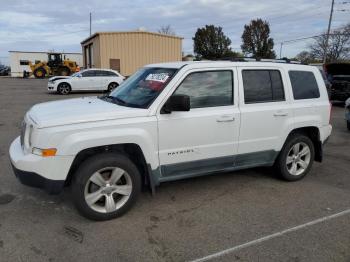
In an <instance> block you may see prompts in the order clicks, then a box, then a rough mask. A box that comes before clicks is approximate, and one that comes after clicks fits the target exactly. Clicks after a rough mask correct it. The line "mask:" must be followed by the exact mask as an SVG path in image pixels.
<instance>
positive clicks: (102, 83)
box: [96, 70, 111, 90]
mask: <svg viewBox="0 0 350 262" xmlns="http://www.w3.org/2000/svg"><path fill="white" fill-rule="evenodd" d="M96 74H97V78H98V81H99V85H97V86H96V88H97V90H107V87H108V84H109V83H110V80H111V77H110V75H109V71H106V70H98V71H96Z"/></svg>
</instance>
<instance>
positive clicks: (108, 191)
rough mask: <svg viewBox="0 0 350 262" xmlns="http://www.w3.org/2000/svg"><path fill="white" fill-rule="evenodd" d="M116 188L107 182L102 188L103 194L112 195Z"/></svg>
mask: <svg viewBox="0 0 350 262" xmlns="http://www.w3.org/2000/svg"><path fill="white" fill-rule="evenodd" d="M114 190H115V188H114V187H113V186H111V185H110V184H109V183H107V184H106V186H105V187H104V188H103V189H102V194H107V195H110V194H112V193H113V191H114Z"/></svg>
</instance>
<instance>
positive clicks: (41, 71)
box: [33, 67, 46, 78]
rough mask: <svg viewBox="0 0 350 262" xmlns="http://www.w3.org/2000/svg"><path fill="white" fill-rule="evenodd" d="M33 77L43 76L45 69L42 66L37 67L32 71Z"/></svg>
mask: <svg viewBox="0 0 350 262" xmlns="http://www.w3.org/2000/svg"><path fill="white" fill-rule="evenodd" d="M33 74H34V76H35V78H44V77H45V76H46V70H45V68H43V67H39V68H37V69H35V70H34V72H33Z"/></svg>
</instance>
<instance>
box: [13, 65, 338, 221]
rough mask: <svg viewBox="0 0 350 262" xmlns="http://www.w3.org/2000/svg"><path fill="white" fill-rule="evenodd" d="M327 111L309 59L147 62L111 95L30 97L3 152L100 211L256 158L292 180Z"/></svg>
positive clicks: (33, 180)
mask: <svg viewBox="0 0 350 262" xmlns="http://www.w3.org/2000/svg"><path fill="white" fill-rule="evenodd" d="M330 111H331V108H330V103H329V100H328V95H327V90H326V87H325V83H324V81H323V79H322V76H321V74H320V72H319V70H318V69H317V68H316V67H312V66H305V65H297V64H288V63H272V62H269V63H267V62H178V63H166V64H153V65H148V66H146V67H144V68H142V69H141V70H139V71H137V72H136V73H135V74H134V75H133V76H131V77H130V78H129V79H127V80H126V81H125V82H124V83H123V84H121V85H120V86H119V87H118V88H117V89H116V90H114V91H113V92H112V93H110V94H109V95H105V96H102V97H90V98H77V99H69V100H63V101H55V102H48V103H42V104H38V105H35V106H33V107H32V108H31V109H30V110H29V111H28V112H27V113H26V115H25V118H24V121H23V125H22V131H21V136H20V137H18V138H17V139H16V140H14V141H13V143H12V145H11V147H10V157H11V162H12V165H13V169H14V173H15V174H16V176H17V178H18V179H19V180H20V181H21V182H22V183H23V184H26V185H29V186H34V187H39V188H43V189H45V190H46V191H48V192H49V193H59V192H60V191H61V190H62V189H63V187H66V186H68V187H71V190H72V196H73V201H74V203H75V205H76V207H77V209H78V210H79V211H80V213H81V214H83V215H84V216H86V217H88V218H90V219H94V220H106V219H111V218H114V217H117V216H120V215H121V214H123V213H125V212H126V211H127V210H128V209H129V208H130V207H131V206H132V204H133V203H134V202H135V201H136V199H137V196H138V195H139V192H140V191H141V188H142V187H143V186H147V187H149V188H150V189H151V190H152V192H154V190H155V187H156V186H157V185H159V184H160V183H161V182H166V181H170V180H177V179H183V178H189V177H194V176H199V175H205V174H213V173H216V172H219V171H233V170H239V169H244V168H250V167H256V166H274V167H275V169H274V170H276V172H278V173H279V174H280V175H281V177H282V178H284V179H285V180H288V181H295V180H299V179H301V178H303V177H304V176H305V175H306V174H307V173H308V172H309V171H310V169H311V166H312V163H313V161H314V160H316V161H319V162H320V161H322V147H323V144H324V143H325V141H326V140H327V138H328V137H329V135H330V133H331V130H332V127H331V125H330V124H329V119H330ZM272 170H273V169H272Z"/></svg>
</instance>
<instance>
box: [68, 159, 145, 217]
mask: <svg viewBox="0 0 350 262" xmlns="http://www.w3.org/2000/svg"><path fill="white" fill-rule="evenodd" d="M72 190H73V201H74V203H75V206H76V207H77V209H78V211H79V212H80V213H81V214H82V215H83V216H85V217H87V218H89V219H92V220H108V219H112V218H116V217H118V216H121V215H122V214H124V213H125V212H126V211H128V210H129V209H130V208H131V206H132V205H133V204H134V202H135V201H136V199H137V197H138V195H139V193H140V191H141V176H140V173H139V171H138V168H137V167H136V166H135V164H134V163H133V162H132V161H131V160H130V159H129V158H127V157H125V156H124V155H122V154H112V153H104V154H100V155H96V156H93V157H91V158H89V159H87V160H86V161H84V162H83V164H82V165H81V166H80V168H79V169H78V170H77V172H76V174H75V176H74V179H73V185H72Z"/></svg>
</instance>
